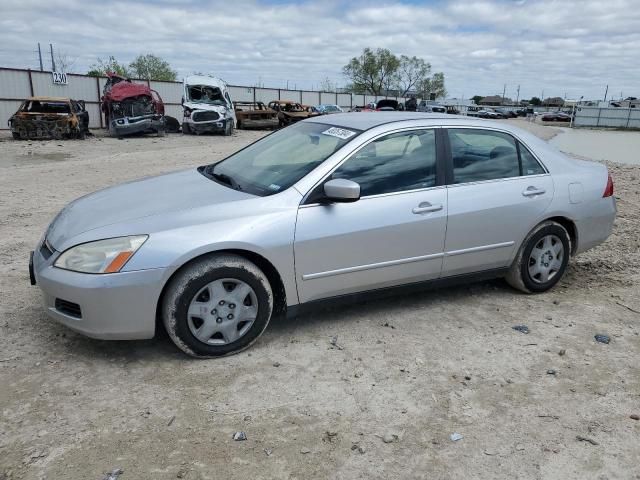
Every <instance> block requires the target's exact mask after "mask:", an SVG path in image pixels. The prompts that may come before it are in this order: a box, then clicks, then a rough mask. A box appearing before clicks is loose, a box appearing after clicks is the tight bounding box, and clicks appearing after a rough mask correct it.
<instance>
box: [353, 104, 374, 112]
mask: <svg viewBox="0 0 640 480" xmlns="http://www.w3.org/2000/svg"><path fill="white" fill-rule="evenodd" d="M351 111H352V112H375V111H376V104H375V103H374V102H369V103H367V104H366V105H363V106H355V107H353V108H352V109H351Z"/></svg>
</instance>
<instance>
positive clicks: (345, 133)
mask: <svg viewBox="0 0 640 480" xmlns="http://www.w3.org/2000/svg"><path fill="white" fill-rule="evenodd" d="M322 134H323V135H330V136H332V137H337V138H341V139H342V140H346V139H347V138H351V137H353V136H354V135H355V134H356V132H352V131H351V130H346V129H344V128H338V127H331V128H329V129H328V130H325V131H324V132H322Z"/></svg>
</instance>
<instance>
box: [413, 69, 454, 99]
mask: <svg viewBox="0 0 640 480" xmlns="http://www.w3.org/2000/svg"><path fill="white" fill-rule="evenodd" d="M418 91H419V92H420V94H421V95H422V98H431V97H434V98H444V97H446V96H447V89H446V88H445V86H444V73H442V72H437V73H434V74H433V75H432V76H431V77H429V78H426V79H425V80H423V81H422V82H420V84H419V85H418Z"/></svg>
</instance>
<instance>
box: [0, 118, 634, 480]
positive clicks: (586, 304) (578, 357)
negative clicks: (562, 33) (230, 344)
mask: <svg viewBox="0 0 640 480" xmlns="http://www.w3.org/2000/svg"><path fill="white" fill-rule="evenodd" d="M519 124H521V125H522V126H524V127H526V128H530V129H532V130H534V132H535V133H537V134H539V135H540V136H542V137H543V138H545V139H548V138H550V137H552V136H553V135H555V134H556V133H557V132H558V130H556V129H553V128H549V127H542V126H538V125H531V124H527V122H524V121H519ZM260 135H262V134H261V133H259V132H245V131H240V132H237V133H236V134H235V135H234V136H233V137H231V138H225V137H220V136H201V137H183V136H181V135H169V136H167V137H165V138H154V137H147V138H132V139H127V140H117V139H111V138H104V137H102V136H101V135H96V136H95V137H93V138H90V139H88V140H86V141H79V140H78V141H65V142H60V141H39V142H24V141H13V140H11V139H10V138H9V137H8V135H7V133H6V132H4V133H1V134H0V292H1V297H0V479H2V480H6V479H12V480H13V479H47V480H54V479H55V480H61V479H80V480H93V479H96V480H99V479H102V478H105V473H107V472H112V471H113V470H114V469H118V468H120V469H122V470H123V471H124V473H122V475H120V477H119V478H120V480H129V479H131V480H146V479H175V478H183V479H187V480H194V479H226V478H241V479H263V478H264V479H344V480H352V479H414V478H415V479H429V480H433V479H461V480H462V479H465V480H466V479H515V478H519V479H542V478H544V479H600V480H603V479H640V463H639V462H638V459H639V458H640V421H637V420H633V419H632V418H630V416H631V415H636V414H637V415H640V362H639V358H640V323H639V322H640V295H639V288H638V285H639V284H640V267H639V265H640V253H639V252H640V238H639V236H638V233H639V232H640V228H639V227H640V166H625V165H621V164H615V163H609V164H608V166H609V168H610V171H611V173H612V175H613V176H614V179H615V186H616V197H617V198H618V209H619V214H618V218H617V221H616V227H615V231H614V233H613V235H612V236H611V238H610V239H609V240H608V241H607V242H606V243H605V244H603V245H601V246H600V247H598V248H596V249H594V250H592V251H590V252H587V253H585V254H583V255H580V256H579V257H577V258H575V259H573V261H572V262H571V264H570V269H569V272H568V275H567V276H566V277H565V279H564V280H563V281H562V282H561V284H560V285H559V286H558V287H556V288H555V289H554V290H553V291H551V292H549V293H546V294H542V295H533V296H528V295H523V294H519V293H517V292H515V291H514V290H512V289H511V288H509V287H508V286H507V285H506V284H505V283H504V282H503V281H492V282H484V283H477V284H473V285H468V286H462V287H457V288H450V289H447V290H435V291H430V292H426V293H421V294H413V295H408V296H400V297H395V298H390V299H389V298H388V299H385V300H379V301H375V302H370V303H366V304H356V305H352V306H348V307H342V308H336V309H331V310H319V311H317V312H314V313H312V314H309V315H305V316H302V317H299V318H298V319H295V320H280V321H275V322H272V323H271V325H270V327H269V329H268V330H267V331H266V332H265V334H264V336H263V337H262V338H261V339H260V340H259V341H258V342H257V343H256V344H255V345H254V346H253V347H252V348H251V349H250V350H248V351H245V352H244V353H241V354H239V355H236V356H232V357H229V358H223V359H217V360H204V361H197V360H193V359H190V358H187V357H186V356H184V355H183V354H181V353H180V352H179V351H178V350H177V349H176V348H174V346H173V345H172V344H171V342H170V341H169V340H168V338H167V337H166V336H159V337H158V338H156V339H154V340H150V341H136V342H103V341H96V340H90V339H87V338H84V337H82V336H80V335H77V334H74V333H72V332H70V331H69V330H67V329H65V328H64V327H62V326H59V325H57V324H56V323H53V322H52V321H50V320H48V319H47V317H46V316H45V314H44V311H43V308H42V306H41V303H40V295H39V291H38V289H37V288H36V287H31V286H30V285H29V278H28V273H27V257H28V253H29V251H30V250H31V249H33V248H34V246H35V245H36V243H37V241H38V239H39V238H40V236H41V234H42V232H43V231H44V230H45V228H46V226H47V224H48V222H49V221H50V220H51V219H52V218H53V216H54V215H55V214H56V212H57V211H58V210H60V209H61V208H62V207H63V206H64V205H65V204H66V203H67V202H69V201H70V200H72V199H74V198H76V197H78V196H81V195H83V194H86V193H89V192H91V191H94V190H96V189H99V188H103V187H106V186H109V185H113V184H116V183H119V182H122V181H126V180H129V179H134V178H138V177H142V176H146V175H154V174H159V173H162V172H168V171H172V170H176V169H180V168H185V167H190V166H196V165H200V164H204V163H209V162H211V161H214V160H216V159H219V158H221V157H222V156H224V155H226V154H228V153H230V152H232V151H234V150H235V149H237V148H239V147H241V146H243V145H245V144H247V143H248V142H250V141H252V140H254V139H256V138H257V137H259V136H260ZM638 135H640V133H639V134H638ZM517 324H526V325H527V326H528V327H529V329H530V333H529V334H523V333H520V332H518V331H516V330H514V329H512V327H513V326H514V325H517ZM596 334H606V335H609V336H610V337H611V343H610V344H608V345H605V344H601V343H597V342H595V340H594V335H596ZM332 337H337V346H334V345H332V343H331V338H332ZM549 370H554V371H555V372H556V373H555V374H549V373H548V371H549ZM237 431H243V432H246V436H247V440H246V441H234V440H233V439H232V437H233V434H234V432H237ZM453 433H459V434H461V435H463V438H462V439H461V440H459V441H455V442H454V441H452V440H451V439H450V436H451V435H452V434H453ZM579 438H583V439H587V440H579ZM387 442H388V443H387ZM116 477H118V475H117V473H116V474H114V475H112V478H116ZM107 478H108V477H107Z"/></svg>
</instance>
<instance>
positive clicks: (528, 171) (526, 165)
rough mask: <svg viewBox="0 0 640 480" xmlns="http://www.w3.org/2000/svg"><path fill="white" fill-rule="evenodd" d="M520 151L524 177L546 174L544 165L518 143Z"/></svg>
mask: <svg viewBox="0 0 640 480" xmlns="http://www.w3.org/2000/svg"><path fill="white" fill-rule="evenodd" d="M518 151H519V152H520V161H521V162H522V175H541V174H543V173H546V172H545V171H544V168H542V165H540V163H539V162H538V160H536V157H534V156H533V155H532V154H531V152H530V151H529V150H528V149H527V147H525V146H524V145H522V143H520V142H518Z"/></svg>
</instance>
